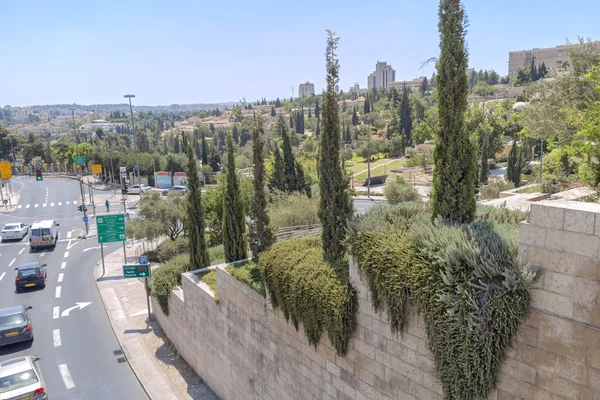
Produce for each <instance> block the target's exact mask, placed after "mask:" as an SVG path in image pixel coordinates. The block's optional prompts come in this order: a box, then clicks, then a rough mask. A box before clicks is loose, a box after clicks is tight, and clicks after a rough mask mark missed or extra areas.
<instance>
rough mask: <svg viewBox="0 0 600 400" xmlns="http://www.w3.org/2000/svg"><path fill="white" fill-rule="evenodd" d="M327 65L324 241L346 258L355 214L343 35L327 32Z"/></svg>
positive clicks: (332, 254) (331, 252) (330, 251)
mask: <svg viewBox="0 0 600 400" xmlns="http://www.w3.org/2000/svg"><path fill="white" fill-rule="evenodd" d="M327 35H328V38H327V47H326V53H325V54H326V67H327V90H326V92H325V94H324V95H323V98H324V100H323V132H322V134H321V146H320V154H322V155H323V156H322V157H319V189H320V194H321V198H320V206H319V219H320V220H321V225H322V226H323V233H322V240H323V251H324V254H325V257H328V258H331V259H332V260H333V259H338V260H339V259H342V258H343V256H344V254H345V252H346V250H345V248H344V244H343V241H344V238H345V236H346V221H347V220H348V218H349V217H350V216H351V215H352V212H353V207H352V199H351V198H350V192H349V185H348V179H347V177H346V175H345V173H344V168H343V165H342V162H341V157H340V149H341V132H340V116H339V106H338V97H339V91H338V81H339V62H338V59H337V55H336V48H337V44H338V41H339V38H338V37H336V36H335V34H334V33H333V32H331V31H327Z"/></svg>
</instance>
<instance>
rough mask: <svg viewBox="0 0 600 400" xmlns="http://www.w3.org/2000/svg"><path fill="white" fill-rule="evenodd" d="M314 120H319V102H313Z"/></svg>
mask: <svg viewBox="0 0 600 400" xmlns="http://www.w3.org/2000/svg"><path fill="white" fill-rule="evenodd" d="M315 118H316V119H319V118H321V108H320V107H319V100H315Z"/></svg>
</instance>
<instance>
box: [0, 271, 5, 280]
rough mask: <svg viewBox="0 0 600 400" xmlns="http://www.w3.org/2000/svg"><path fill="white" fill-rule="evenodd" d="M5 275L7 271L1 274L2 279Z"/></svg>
mask: <svg viewBox="0 0 600 400" xmlns="http://www.w3.org/2000/svg"><path fill="white" fill-rule="evenodd" d="M4 275H6V272H3V273H2V275H0V281H1V280H2V278H4Z"/></svg>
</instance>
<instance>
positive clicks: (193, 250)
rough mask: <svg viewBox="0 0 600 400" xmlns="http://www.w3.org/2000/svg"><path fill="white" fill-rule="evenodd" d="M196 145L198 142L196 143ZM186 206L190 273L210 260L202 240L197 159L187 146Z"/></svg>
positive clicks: (202, 210)
mask: <svg viewBox="0 0 600 400" xmlns="http://www.w3.org/2000/svg"><path fill="white" fill-rule="evenodd" d="M196 143H198V141H196ZM187 157H188V163H187V171H186V172H187V182H188V183H187V186H188V195H187V205H186V214H187V215H186V217H187V224H188V226H187V227H186V231H187V234H188V239H189V251H190V271H192V270H195V269H198V268H204V267H208V266H209V265H210V258H209V256H208V249H207V248H206V240H205V239H204V232H205V226H204V207H203V206H202V199H201V188H200V177H199V171H198V159H197V158H196V154H195V153H194V149H193V146H187Z"/></svg>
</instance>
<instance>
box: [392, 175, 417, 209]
mask: <svg viewBox="0 0 600 400" xmlns="http://www.w3.org/2000/svg"><path fill="white" fill-rule="evenodd" d="M383 194H384V196H385V198H386V200H387V201H388V202H389V203H390V204H392V205H395V204H398V203H404V202H407V201H420V200H421V195H420V194H419V192H418V191H417V189H415V187H414V186H413V185H411V184H410V183H408V182H405V183H398V182H397V181H391V182H388V183H387V184H386V185H385V187H384V188H383Z"/></svg>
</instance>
